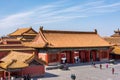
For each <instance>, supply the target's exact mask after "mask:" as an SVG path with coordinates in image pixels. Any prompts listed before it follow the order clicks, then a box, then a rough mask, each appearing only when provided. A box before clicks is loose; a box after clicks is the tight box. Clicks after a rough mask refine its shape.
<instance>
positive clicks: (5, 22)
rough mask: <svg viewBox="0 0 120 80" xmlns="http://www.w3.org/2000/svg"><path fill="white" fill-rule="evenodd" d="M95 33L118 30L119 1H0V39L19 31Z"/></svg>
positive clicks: (104, 34)
mask: <svg viewBox="0 0 120 80" xmlns="http://www.w3.org/2000/svg"><path fill="white" fill-rule="evenodd" d="M31 26H32V28H33V29H35V30H36V31H38V30H39V27H40V26H43V27H44V29H55V30H74V31H94V29H97V31H98V34H100V35H101V36H110V35H112V34H113V33H114V30H117V29H118V28H120V1H119V0H0V30H1V31H0V36H3V35H7V34H9V33H11V32H13V31H15V30H16V29H18V28H24V27H31Z"/></svg>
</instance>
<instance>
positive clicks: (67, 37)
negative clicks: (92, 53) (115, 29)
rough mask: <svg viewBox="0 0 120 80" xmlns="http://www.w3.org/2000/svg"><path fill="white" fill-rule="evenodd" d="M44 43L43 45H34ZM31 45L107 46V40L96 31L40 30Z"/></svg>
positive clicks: (64, 46)
mask: <svg viewBox="0 0 120 80" xmlns="http://www.w3.org/2000/svg"><path fill="white" fill-rule="evenodd" d="M36 42H37V44H44V45H36V44H35V43H36ZM31 46H33V47H39V48H41V47H44V46H46V47H50V48H70V47H108V46H110V45H109V43H108V42H107V41H105V40H104V39H103V38H101V37H100V36H99V35H98V34H97V33H96V32H77V31H56V30H41V31H40V32H39V34H38V35H37V36H36V38H35V39H34V40H33V44H32V45H31Z"/></svg>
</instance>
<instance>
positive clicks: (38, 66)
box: [0, 51, 45, 80]
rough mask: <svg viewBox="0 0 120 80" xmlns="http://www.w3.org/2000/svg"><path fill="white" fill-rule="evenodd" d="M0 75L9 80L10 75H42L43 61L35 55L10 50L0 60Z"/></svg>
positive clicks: (43, 71) (43, 70)
mask: <svg viewBox="0 0 120 80" xmlns="http://www.w3.org/2000/svg"><path fill="white" fill-rule="evenodd" d="M0 68H1V69H0V77H3V78H4V79H6V77H7V78H8V79H7V80H10V76H15V77H17V76H18V77H24V76H27V75H29V76H31V77H32V76H43V75H44V73H45V69H44V62H43V61H42V60H40V59H38V57H36V55H35V54H34V53H33V54H29V53H24V52H16V51H11V52H10V53H9V54H8V55H7V56H5V57H4V58H2V59H1V60H0Z"/></svg>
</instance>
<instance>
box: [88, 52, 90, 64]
mask: <svg viewBox="0 0 120 80" xmlns="http://www.w3.org/2000/svg"><path fill="white" fill-rule="evenodd" d="M88 62H90V50H88Z"/></svg>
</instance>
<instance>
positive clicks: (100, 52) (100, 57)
mask: <svg viewBox="0 0 120 80" xmlns="http://www.w3.org/2000/svg"><path fill="white" fill-rule="evenodd" d="M101 59H102V50H99V60H100V61H101Z"/></svg>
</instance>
